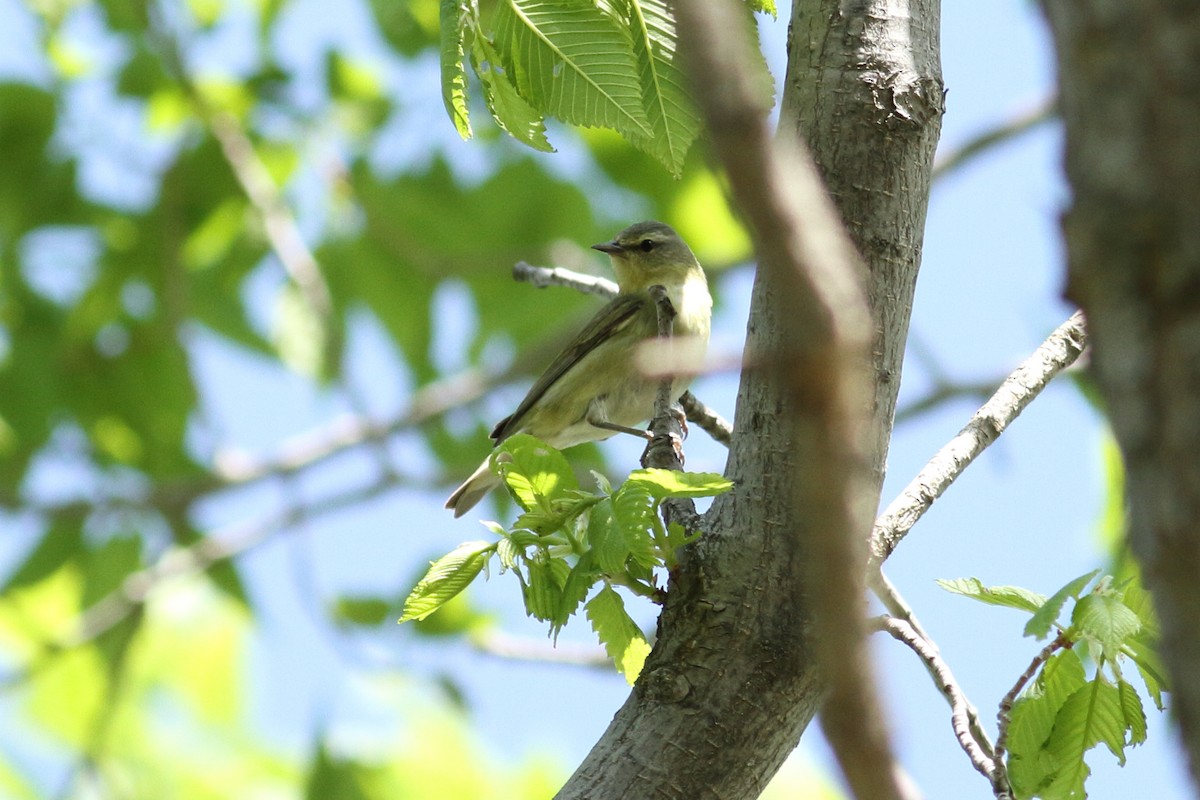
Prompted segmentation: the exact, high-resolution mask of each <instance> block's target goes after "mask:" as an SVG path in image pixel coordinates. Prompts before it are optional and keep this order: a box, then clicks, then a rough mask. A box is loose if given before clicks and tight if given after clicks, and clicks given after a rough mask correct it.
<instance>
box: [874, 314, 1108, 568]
mask: <svg viewBox="0 0 1200 800" xmlns="http://www.w3.org/2000/svg"><path fill="white" fill-rule="evenodd" d="M1086 346H1087V331H1086V330H1085V327H1084V320H1083V314H1082V313H1080V312H1075V313H1074V314H1072V315H1071V317H1070V319H1068V320H1067V321H1066V322H1064V323H1063V324H1062V325H1060V326H1059V327H1058V328H1057V329H1055V331H1054V333H1052V334H1050V336H1049V337H1048V338H1047V339H1046V341H1044V342H1043V343H1042V345H1041V346H1040V347H1038V349H1037V350H1035V351H1034V353H1033V355H1031V356H1030V357H1029V358H1028V359H1026V360H1025V362H1024V363H1023V364H1021V366H1019V367H1017V369H1016V370H1015V371H1014V372H1013V373H1012V374H1011V375H1009V376H1008V378H1006V379H1005V381H1004V383H1002V384H1001V385H1000V388H999V389H997V390H996V393H995V394H994V395H992V397H991V398H990V399H989V400H988V401H987V402H986V403H984V404H983V407H982V408H980V409H979V410H978V411H977V412H975V415H974V416H973V417H971V419H970V421H969V422H967V424H966V426H965V427H963V429H962V430H961V431H959V432H958V435H957V436H955V437H954V438H953V439H951V440H950V441H949V442H948V443H947V444H946V445H945V446H944V447H942V449H941V450H939V451H938V452H937V454H936V455H935V456H934V457H933V458H931V459H930V460H929V463H928V464H926V465H925V466H924V467H923V468H922V469H921V471H920V472H919V473H917V476H916V477H915V478H913V479H912V482H910V483H909V484H908V486H906V487H905V488H904V491H903V492H901V493H900V495H899V496H898V497H896V499H895V500H893V501H892V503H891V505H889V506H888V507H887V509H886V510H885V511H884V512H883V513H882V514H881V515H880V516H879V518H878V519H876V520H875V526H874V529H873V530H872V531H871V559H870V560H871V568H872V569H876V568H878V567H879V565H880V564H882V563H883V562H884V561H885V560H886V559H887V557H888V556H890V555H891V554H892V552H893V551H894V550H895V549H896V546H897V545H898V544H899V543H900V541H901V540H902V539H903V538H904V536H905V535H906V534H907V533H908V531H909V530H911V529H912V526H913V525H915V524H916V522H917V520H919V519H920V518H921V516H922V515H923V514H924V513H925V512H926V511H927V510H928V509H929V507H930V506H931V505H933V501H934V500H936V499H938V498H939V497H941V496H942V493H943V492H945V491H946V489H947V488H948V487H949V486H950V484H952V483H953V482H954V481H955V479H957V478H958V476H959V475H961V474H962V472H963V470H965V469H966V468H967V466H969V465H970V463H971V462H972V461H974V460H975V457H976V456H978V455H979V454H980V453H982V452H983V451H984V449H986V448H987V447H988V445H990V444H991V443H992V442H994V441H996V438H997V437H998V436H999V435H1000V434H1001V432H1003V431H1004V429H1005V428H1007V427H1008V425H1009V423H1011V422H1012V421H1013V420H1014V419H1016V418H1017V415H1018V414H1020V413H1021V412H1022V411H1023V410H1024V409H1025V407H1026V406H1027V405H1029V403H1030V402H1032V401H1033V399H1034V398H1035V397H1037V396H1038V395H1039V394H1040V393H1041V391H1042V389H1044V388H1046V384H1047V383H1049V382H1050V379H1051V378H1053V377H1054V376H1055V375H1057V374H1058V373H1059V372H1061V371H1062V370H1064V369H1065V368H1066V367H1068V366H1070V365H1071V364H1072V363H1074V361H1075V359H1077V358H1078V357H1079V354H1080V353H1082V352H1083V349H1084V347H1086Z"/></svg>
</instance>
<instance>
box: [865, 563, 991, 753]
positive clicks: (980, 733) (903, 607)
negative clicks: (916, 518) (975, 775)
mask: <svg viewBox="0 0 1200 800" xmlns="http://www.w3.org/2000/svg"><path fill="white" fill-rule="evenodd" d="M867 582H868V583H869V584H870V586H871V590H872V591H873V592H874V593H875V596H876V597H878V598H879V599H880V601H881V602H882V603H883V605H884V607H886V608H887V610H888V612H889V613H890V614H891V615H892V616H893V617H896V618H897V619H901V620H903V621H904V622H907V623H908V624H909V625H910V626H911V627H912V629H913V630H914V631H916V633H917V634H918V635H919V636H921V637H922V638H923V639H925V641H926V642H927V643H928V645H929V647H931V648H933V652H935V653H939V654H940V652H941V651H940V650H939V649H938V646H937V643H936V642H934V641H933V637H932V636H930V635H929V633H928V631H926V630H925V629H924V628H923V627H922V626H921V623H920V621H918V620H917V617H916V614H915V613H914V612H913V610H912V607H911V606H909V604H908V601H906V600H905V599H904V596H903V595H901V594H900V590H899V589H897V588H896V587H895V585H893V584H892V582H891V581H890V580H888V577H887V575H885V574H884V572H883V570H879V571H878V572H875V573H874V574H872V575H868V576H867ZM947 672H948V670H947ZM947 699H949V698H947ZM963 699H964V700H966V697H965V696H964V698H963ZM966 714H967V722H968V725H969V727H970V732H971V735H972V736H973V737H974V738H975V741H976V742H978V743H979V746H980V748H982V749H983V752H984V753H985V754H986V755H987V756H988V758H992V757H993V754H994V751H993V745H992V740H991V738H990V737H989V736H988V734H987V731H986V730H984V727H983V721H982V720H981V719H980V717H979V711H978V710H977V709H976V708H975V706H974V705H972V704H971V703H969V702H968V703H967V705H966Z"/></svg>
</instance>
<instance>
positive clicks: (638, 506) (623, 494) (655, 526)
mask: <svg viewBox="0 0 1200 800" xmlns="http://www.w3.org/2000/svg"><path fill="white" fill-rule="evenodd" d="M611 499H612V510H613V521H614V522H615V523H616V526H617V528H618V529H619V530H620V531H621V535H622V536H623V537H624V538H625V546H626V547H627V548H628V550H629V555H630V557H632V558H633V560H634V561H635V562H637V563H638V564H640V565H641V566H643V567H653V566H657V564H658V558H657V556H655V554H654V539H655V536H656V534H659V533H661V529H662V520H660V519H659V518H658V502H657V500H655V498H654V495H653V494H651V492H650V490H649V488H647V487H646V486H644V485H642V484H640V483H629V482H628V481H626V482H625V484H624V485H623V486H621V488H620V489H618V490H617V491H616V493H614V494H613V496H612V498H611Z"/></svg>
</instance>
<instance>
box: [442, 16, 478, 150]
mask: <svg viewBox="0 0 1200 800" xmlns="http://www.w3.org/2000/svg"><path fill="white" fill-rule="evenodd" d="M440 15H441V22H440V26H439V27H440V29H441V45H440V47H439V48H438V50H439V53H440V57H441V66H442V103H443V104H444V105H445V106H446V113H447V114H449V115H450V121H451V122H453V123H454V128H455V130H457V131H458V135H459V136H461V137H462V138H463V139H470V138H471V119H470V115H469V113H468V112H467V72H466V68H465V67H464V65H463V61H464V59H465V52H464V48H463V39H464V38H465V36H466V31H467V25H468V24H469V21H470V19H471V4H470V2H469V0H441V14H440Z"/></svg>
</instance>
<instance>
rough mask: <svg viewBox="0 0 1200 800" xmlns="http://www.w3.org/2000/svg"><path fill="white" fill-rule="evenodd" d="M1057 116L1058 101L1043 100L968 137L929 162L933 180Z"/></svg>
mask: <svg viewBox="0 0 1200 800" xmlns="http://www.w3.org/2000/svg"><path fill="white" fill-rule="evenodd" d="M1057 116H1058V98H1056V97H1047V98H1046V99H1045V100H1042V102H1040V103H1038V104H1037V105H1036V106H1034V107H1033V108H1030V109H1029V110H1027V111H1024V112H1023V113H1020V114H1018V115H1016V116H1015V117H1013V118H1012V119H1009V120H1006V121H1005V122H1002V123H1000V124H999V125H997V126H995V127H994V128H990V129H988V130H986V131H983V132H982V133H979V134H977V135H976V136H973V137H971V138H970V139H968V140H967V141H965V142H963V143H962V144H961V145H959V146H958V147H957V148H955V149H954V150H951V151H949V152H947V153H946V154H945V155H943V156H941V157H940V158H938V159H937V160H936V161H934V162H933V180H935V181H937V180H940V179H941V178H944V177H946V176H947V175H950V174H951V173H953V172H956V171H958V170H959V169H960V168H962V167H963V166H964V165H966V164H968V163H970V162H971V161H973V160H975V159H976V158H978V157H979V156H981V155H983V154H985V153H987V152H988V151H989V150H991V149H992V148H994V147H996V146H997V145H1000V144H1003V143H1005V142H1007V141H1009V140H1010V139H1015V138H1017V137H1018V136H1020V135H1021V134H1023V133H1027V132H1028V131H1031V130H1033V129H1034V128H1036V127H1038V126H1039V125H1042V124H1044V123H1046V122H1049V121H1050V120H1052V119H1055V118H1056V117H1057Z"/></svg>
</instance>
